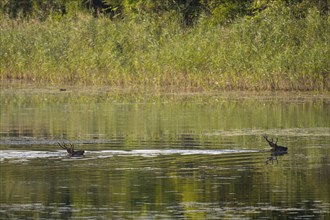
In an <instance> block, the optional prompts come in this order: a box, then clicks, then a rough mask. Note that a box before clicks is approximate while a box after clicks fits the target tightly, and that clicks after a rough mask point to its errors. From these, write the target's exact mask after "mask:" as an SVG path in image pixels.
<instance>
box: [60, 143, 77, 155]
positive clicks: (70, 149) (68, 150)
mask: <svg viewBox="0 0 330 220" xmlns="http://www.w3.org/2000/svg"><path fill="white" fill-rule="evenodd" d="M58 145H59V146H60V147H61V148H62V149H64V150H66V152H68V154H70V155H72V154H73V153H74V146H73V144H70V147H68V146H67V145H66V144H65V143H63V144H61V143H58Z"/></svg>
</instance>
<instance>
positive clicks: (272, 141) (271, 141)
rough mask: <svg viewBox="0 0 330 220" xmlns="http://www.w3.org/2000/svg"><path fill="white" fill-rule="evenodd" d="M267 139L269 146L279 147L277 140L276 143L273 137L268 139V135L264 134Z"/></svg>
mask: <svg viewBox="0 0 330 220" xmlns="http://www.w3.org/2000/svg"><path fill="white" fill-rule="evenodd" d="M263 137H264V138H265V139H266V141H267V142H268V144H269V146H270V147H272V148H274V149H275V148H276V147H277V144H276V143H277V140H276V143H274V140H273V139H268V138H267V136H266V135H264V136H263Z"/></svg>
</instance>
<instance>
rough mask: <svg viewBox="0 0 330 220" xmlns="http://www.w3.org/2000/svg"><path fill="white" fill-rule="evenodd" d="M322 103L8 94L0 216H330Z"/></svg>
mask: <svg viewBox="0 0 330 220" xmlns="http://www.w3.org/2000/svg"><path fill="white" fill-rule="evenodd" d="M329 103H330V99H329V98H327V97H321V96H320V97H318V96H305V97H296V96H289V97H283V96H264V97H252V98H249V97H245V98H240V97H239V96H235V95H229V96H221V95H212V96H205V95H203V96H196V95H195V96H187V95H182V96H180V95H166V96H158V97H154V96H153V97H151V96H138V97H133V98H132V97H131V96H114V95H111V94H110V95H109V94H97V95H79V94H73V93H70V92H65V93H28V94H24V93H20V94H16V93H13V94H11V93H6V95H5V96H2V97H1V101H0V108H1V113H0V119H1V121H0V125H1V130H0V178H1V179H0V190H1V194H0V219H85V218H86V219H127V218H134V219H173V218H184V219H254V218H257V219H262V218H266V219H267V218H270V219H329V218H330V190H329V187H328V186H329V185H330V179H329V176H330V159H329V155H330V150H329V146H330V126H329V124H330V119H329V117H330V116H329V109H330V108H329V107H330V104H329ZM262 135H268V136H270V137H276V138H278V139H279V144H280V145H284V146H286V147H288V148H289V151H288V153H287V154H284V155H275V154H274V153H273V154H272V153H271V152H270V148H269V146H268V143H267V142H265V141H264V139H263V138H262ZM58 142H60V143H63V142H65V143H73V144H74V145H75V149H76V150H85V151H86V153H85V156H84V157H83V158H76V159H72V158H71V159H68V158H67V157H66V152H65V151H64V150H63V149H61V148H59V147H58V145H57V143H58Z"/></svg>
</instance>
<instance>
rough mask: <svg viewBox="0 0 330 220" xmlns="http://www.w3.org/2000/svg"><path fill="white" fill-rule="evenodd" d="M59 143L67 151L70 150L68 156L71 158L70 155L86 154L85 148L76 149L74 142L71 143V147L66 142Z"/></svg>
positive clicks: (79, 155) (80, 155)
mask: <svg viewBox="0 0 330 220" xmlns="http://www.w3.org/2000/svg"><path fill="white" fill-rule="evenodd" d="M58 145H59V146H60V147H61V148H62V149H64V150H66V152H68V157H69V158H70V157H82V156H84V153H85V151H83V150H77V151H75V150H74V146H73V144H70V147H68V146H67V145H66V144H65V143H63V144H60V143H58Z"/></svg>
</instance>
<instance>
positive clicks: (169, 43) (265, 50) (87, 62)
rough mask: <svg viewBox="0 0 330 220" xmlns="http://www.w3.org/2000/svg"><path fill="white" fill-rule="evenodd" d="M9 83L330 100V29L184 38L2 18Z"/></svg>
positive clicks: (166, 31)
mask: <svg viewBox="0 0 330 220" xmlns="http://www.w3.org/2000/svg"><path fill="white" fill-rule="evenodd" d="M0 19H1V21H0V25H1V26H0V28H1V36H0V39H1V45H0V55H1V56H0V65H1V72H0V79H1V81H3V82H4V81H7V80H22V81H24V82H25V81H26V82H36V83H41V84H53V85H63V84H64V85H96V86H98V85H99V86H101V85H102V86H104V85H106V86H111V87H130V88H141V89H144V88H149V89H156V90H165V91H169V90H181V91H184V90H187V91H214V90H224V89H230V90H304V91H305V90H320V91H329V90H330V77H329V72H330V66H329V63H330V62H329V60H330V52H329V51H330V50H329V47H330V45H329V42H330V19H329V18H328V17H321V16H320V15H319V14H318V12H317V11H316V10H311V11H310V12H309V14H308V15H307V16H306V18H301V19H296V18H293V17H292V16H291V15H290V14H289V13H276V14H270V13H266V12H265V13H263V14H261V15H259V16H258V17H254V18H250V19H249V18H246V17H245V18H242V19H238V20H236V21H235V22H234V23H232V24H230V25H227V26H214V25H211V24H208V23H207V21H203V20H201V21H200V23H199V24H197V25H196V26H195V27H193V28H184V27H182V26H181V25H180V22H179V19H177V18H176V17H175V16H174V17H172V18H171V19H162V18H151V17H143V16H141V17H140V18H138V19H136V18H135V19H129V18H126V19H122V20H115V21H111V20H110V19H106V18H94V17H92V16H89V15H84V14H78V15H77V16H67V17H62V18H57V17H53V18H49V19H47V20H46V21H44V22H41V21H38V20H33V19H31V20H28V21H27V20H10V19H8V18H6V17H4V16H2V17H0Z"/></svg>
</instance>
